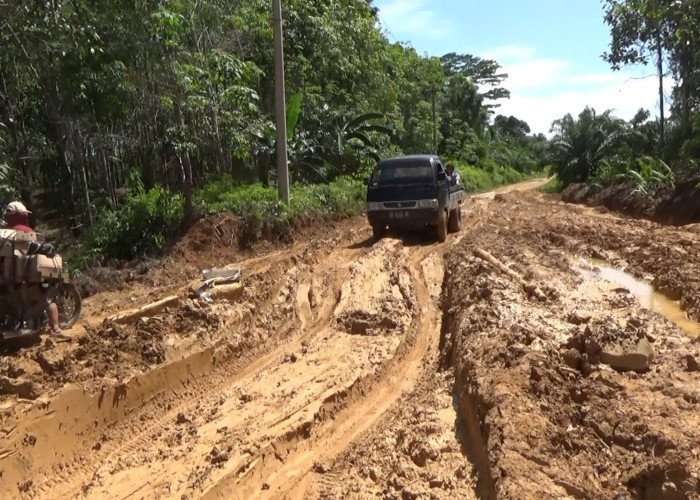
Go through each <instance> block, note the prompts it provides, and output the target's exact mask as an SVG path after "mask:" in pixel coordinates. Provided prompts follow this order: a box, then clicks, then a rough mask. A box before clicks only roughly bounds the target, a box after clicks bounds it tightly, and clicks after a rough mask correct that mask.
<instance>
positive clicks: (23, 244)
mask: <svg viewBox="0 0 700 500" xmlns="http://www.w3.org/2000/svg"><path fill="white" fill-rule="evenodd" d="M38 240H39V238H38V237H37V234H36V233H33V232H32V233H29V232H25V231H15V230H14V229H0V271H2V274H1V278H0V279H1V280H2V281H4V282H13V281H14V282H15V283H20V282H23V281H28V282H31V283H39V282H41V281H43V280H45V279H59V278H62V277H63V273H62V268H63V260H62V259H61V256H60V255H55V256H53V257H48V256H46V255H27V250H28V248H29V244H30V243H32V242H36V241H38Z"/></svg>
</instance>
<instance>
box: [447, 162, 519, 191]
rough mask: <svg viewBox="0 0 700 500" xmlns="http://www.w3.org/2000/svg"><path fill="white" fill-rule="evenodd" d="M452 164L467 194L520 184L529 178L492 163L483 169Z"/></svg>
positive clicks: (459, 163)
mask: <svg viewBox="0 0 700 500" xmlns="http://www.w3.org/2000/svg"><path fill="white" fill-rule="evenodd" d="M452 164H453V165H454V166H455V170H456V171H457V172H459V175H460V178H461V181H462V187H463V188H464V189H465V191H467V192H469V193H479V192H483V191H488V190H490V189H494V188H496V187H499V186H503V185H506V184H513V183H515V182H520V181H523V180H525V179H527V178H529V177H530V175H526V174H523V173H522V172H518V171H516V170H514V169H512V168H510V167H507V166H502V165H497V164H495V163H493V162H490V163H489V164H488V165H487V166H486V167H485V168H479V167H476V166H473V165H468V164H465V163H462V162H460V161H454V162H452Z"/></svg>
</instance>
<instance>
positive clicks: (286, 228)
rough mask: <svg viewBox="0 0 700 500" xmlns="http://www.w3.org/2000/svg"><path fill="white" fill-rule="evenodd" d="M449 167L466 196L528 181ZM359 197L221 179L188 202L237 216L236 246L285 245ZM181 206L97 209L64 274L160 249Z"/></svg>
mask: <svg viewBox="0 0 700 500" xmlns="http://www.w3.org/2000/svg"><path fill="white" fill-rule="evenodd" d="M455 168H456V170H457V171H458V172H459V173H460V175H461V177H462V181H463V185H464V187H465V190H466V191H467V192H479V191H486V190H489V189H492V188H495V187H498V186H501V185H504V184H510V183H514V182H519V181H522V180H525V179H528V178H530V177H533V175H526V174H523V173H521V172H518V171H516V170H514V169H512V168H508V167H496V166H494V167H493V168H491V169H490V170H481V169H479V168H477V167H474V166H470V165H465V164H459V163H455ZM366 192H367V186H366V184H365V183H364V181H362V180H358V179H356V178H353V177H349V176H343V177H338V178H336V179H335V180H334V181H333V182H331V183H329V184H304V185H294V186H292V188H291V192H290V204H289V206H286V205H285V204H284V203H282V201H281V200H280V199H279V197H278V195H277V190H276V189H275V188H269V187H264V186H262V185H260V184H253V185H249V184H237V183H236V182H235V181H234V180H233V179H232V178H231V177H226V176H224V177H221V178H219V179H215V180H213V181H210V182H208V183H207V184H206V185H205V186H204V187H203V188H201V189H200V190H198V191H197V192H196V193H195V195H194V204H195V207H196V209H197V210H198V211H199V212H200V213H201V214H202V215H205V216H206V215H210V214H215V213H221V212H230V213H233V214H235V215H237V216H238V217H240V219H241V223H242V226H241V233H240V234H239V242H240V243H241V244H242V245H244V246H248V245H250V244H251V243H253V242H255V241H257V240H258V239H260V238H263V237H265V238H268V239H276V240H289V239H291V237H292V233H293V231H294V229H295V228H298V227H300V226H304V225H308V224H311V223H313V222H315V221H327V220H332V219H338V218H345V217H352V216H354V215H357V214H360V213H362V212H363V211H364V207H365V199H366ZM183 208H184V202H183V199H182V196H180V195H179V194H173V193H171V192H169V191H167V190H166V189H164V188H162V187H155V188H153V189H150V190H148V191H146V190H144V189H143V188H142V187H141V186H137V187H136V188H134V189H133V190H132V192H131V193H130V194H129V195H127V197H126V199H125V200H124V202H123V204H122V205H121V207H120V208H119V209H118V210H112V209H104V210H103V211H101V213H100V214H99V217H98V218H97V223H96V224H95V226H93V227H92V228H91V229H90V230H89V231H88V232H87V234H86V236H85V239H84V243H83V244H82V245H81V247H80V248H79V249H77V251H76V252H74V254H73V256H71V257H70V258H69V260H68V262H67V264H66V268H67V269H68V270H69V271H72V272H75V271H79V270H81V269H83V268H84V267H86V266H87V265H89V264H94V263H98V262H103V261H108V260H110V259H130V258H133V257H135V256H137V255H141V254H145V253H150V252H158V251H162V250H163V248H164V247H165V245H166V244H167V243H168V242H169V241H172V239H173V238H174V237H175V236H176V234H177V233H178V231H179V230H180V229H181V224H182V220H183V215H184V211H183Z"/></svg>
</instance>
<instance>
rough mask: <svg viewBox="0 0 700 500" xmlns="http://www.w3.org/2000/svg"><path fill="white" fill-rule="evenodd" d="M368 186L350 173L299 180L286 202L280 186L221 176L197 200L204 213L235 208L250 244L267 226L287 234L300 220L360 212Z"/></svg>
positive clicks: (350, 214)
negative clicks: (318, 180) (322, 181)
mask: <svg viewBox="0 0 700 500" xmlns="http://www.w3.org/2000/svg"><path fill="white" fill-rule="evenodd" d="M366 189H367V188H366V185H365V184H364V183H363V182H362V181H360V180H358V179H356V178H352V177H347V176H341V177H338V178H336V179H335V180H334V181H333V182H331V183H330V184H295V185H293V186H292V187H291V189H290V204H289V206H286V205H284V203H282V202H281V200H280V199H279V196H278V194H277V190H276V189H273V188H269V187H263V186H262V185H260V184H254V185H235V184H234V183H233V182H232V181H230V180H228V179H225V178H221V179H218V180H215V181H212V182H210V183H208V184H207V185H206V186H205V187H204V188H202V189H201V190H199V191H198V192H197V193H196V194H195V200H196V201H195V203H196V205H197V206H198V208H199V209H200V210H201V211H202V212H204V213H219V212H231V213H233V214H236V215H238V216H239V217H241V219H242V220H243V222H244V231H243V238H242V241H243V242H244V243H245V244H248V243H251V242H253V241H255V240H257V239H258V238H260V237H261V236H262V234H263V233H264V232H265V231H266V230H270V231H272V232H273V233H277V234H278V235H281V236H283V237H285V236H289V234H290V231H291V229H292V228H293V227H294V226H296V225H298V224H306V223H309V222H311V221H316V220H328V219H330V218H337V217H350V216H353V215H357V214H358V213H360V212H361V211H362V210H363V209H364V204H365V197H366V193H367V191H366Z"/></svg>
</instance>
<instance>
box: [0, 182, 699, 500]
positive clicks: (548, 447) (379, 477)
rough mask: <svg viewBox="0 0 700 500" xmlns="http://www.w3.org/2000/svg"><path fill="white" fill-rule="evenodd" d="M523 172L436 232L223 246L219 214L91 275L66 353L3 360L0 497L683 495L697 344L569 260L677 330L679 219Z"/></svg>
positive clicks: (45, 343)
mask: <svg viewBox="0 0 700 500" xmlns="http://www.w3.org/2000/svg"><path fill="white" fill-rule="evenodd" d="M539 183H541V182H539ZM537 184H538V183H527V184H523V185H520V186H516V187H515V188H513V187H511V188H508V189H505V190H501V191H499V192H498V193H495V192H494V193H487V194H484V195H479V196H478V197H473V198H470V199H468V200H467V201H466V202H465V204H464V206H463V217H464V222H465V224H464V228H463V230H462V231H461V232H460V233H456V234H453V235H450V236H449V238H448V241H447V242H446V243H444V244H436V243H434V242H432V241H430V240H429V239H423V238H422V237H421V236H420V235H408V236H405V237H399V236H392V237H387V238H385V239H383V240H381V241H379V242H374V241H373V240H372V239H371V232H370V230H369V228H368V226H367V224H366V221H365V220H363V219H362V218H356V219H352V220H348V221H344V222H340V223H337V224H334V225H333V226H332V227H326V226H324V227H323V228H317V229H316V230H314V229H313V228H311V227H310V228H307V229H304V230H303V231H304V232H303V233H298V234H300V235H302V234H303V237H300V238H297V239H296V241H292V242H286V243H281V244H280V243H279V242H273V241H263V242H258V243H257V244H255V245H253V246H252V247H251V248H245V249H242V248H241V247H242V245H241V241H240V240H239V239H237V238H239V236H240V233H237V231H239V230H240V221H237V220H236V219H234V218H230V217H227V216H219V217H217V218H214V219H212V220H209V221H205V222H203V223H201V224H200V225H198V226H195V227H194V228H192V229H191V230H190V232H189V233H188V234H186V235H184V236H183V238H182V239H181V240H180V241H179V242H178V243H177V244H176V246H175V247H173V248H172V249H171V251H170V253H169V254H168V255H167V256H166V257H164V258H162V259H160V260H157V261H155V260H154V261H148V262H147V263H142V264H139V265H136V266H131V267H127V268H124V269H119V270H114V271H110V270H104V271H100V272H102V273H104V275H102V276H101V278H100V279H101V280H105V279H110V285H109V286H107V287H104V286H103V287H102V288H99V287H98V288H96V289H95V290H94V292H95V293H94V295H93V296H91V297H89V298H87V299H86V301H85V309H84V310H85V315H84V317H83V319H82V320H81V322H80V324H79V325H78V326H76V327H75V328H74V329H73V332H72V333H74V335H75V336H76V340H75V341H74V342H69V343H57V342H53V341H50V340H48V339H46V338H42V340H41V341H40V342H39V343H37V344H35V345H26V346H16V347H15V348H14V349H9V350H6V352H5V353H4V354H3V357H2V359H0V421H1V422H2V423H1V425H0V431H1V432H0V457H2V461H1V462H0V469H1V471H2V472H1V474H0V485H2V487H3V488H4V491H5V492H7V497H8V498H257V497H262V498H368V497H377V496H379V497H383V498H402V499H403V498H555V497H556V498H564V497H574V498H612V497H615V496H616V495H627V497H629V498H696V497H700V485H699V483H698V473H700V456H699V451H698V446H697V443H698V442H700V439H699V438H698V431H697V429H698V423H699V422H698V417H697V415H698V413H697V410H698V404H700V392H699V391H698V389H697V387H698V378H699V377H700V371H699V370H700V368H698V367H699V366H700V365H699V362H700V344H698V343H697V342H696V341H694V340H693V339H692V338H691V337H689V336H688V335H685V334H684V332H683V331H682V330H680V329H679V328H678V325H677V324H676V323H674V322H673V321H671V320H669V319H668V318H666V317H664V316H661V315H659V314H657V313H655V312H654V311H652V310H650V309H649V308H648V307H644V304H642V303H640V302H639V301H638V299H637V298H636V297H635V295H634V294H633V293H631V292H630V290H628V289H625V288H624V286H622V285H621V284H619V283H615V282H614V281H611V280H606V279H602V277H601V276H600V274H599V273H596V272H594V270H593V267H591V269H590V270H589V271H590V272H588V273H583V274H582V273H581V272H580V270H577V269H576V266H580V265H581V262H582V259H583V258H589V259H590V258H595V259H602V260H604V261H605V262H607V263H610V265H611V266H614V267H615V268H616V269H624V270H625V271H626V272H627V273H630V275H633V276H635V277H636V278H637V279H639V280H645V281H646V282H648V283H651V284H652V286H655V287H656V288H657V289H658V291H659V292H660V293H664V294H666V295H667V296H668V300H669V301H672V300H676V301H678V306H679V307H680V308H682V309H686V310H687V314H688V316H689V318H690V319H689V321H691V322H692V320H693V319H698V316H699V315H700V309H697V307H698V306H697V304H698V302H699V300H698V299H700V297H698V295H699V291H700V274H699V271H700V270H698V268H697V262H700V261H699V260H698V259H697V257H698V254H697V253H698V251H699V250H697V248H699V247H698V244H697V243H698V239H699V238H700V232H697V231H694V230H693V228H692V227H691V228H680V229H679V228H672V227H666V226H660V225H657V224H654V223H651V222H646V221H639V220H628V219H620V218H618V217H616V216H613V215H611V214H607V213H605V214H604V213H600V212H598V211H596V210H594V209H590V208H587V207H580V206H576V205H570V204H565V203H563V202H560V201H558V200H557V199H556V198H554V197H548V196H545V195H542V194H539V193H536V192H533V191H531V190H530V189H531V188H533V187H536V185H537ZM212 228H214V230H212ZM237 228H238V229H237ZM237 235H238V236H237ZM227 264H234V265H235V266H236V267H239V268H240V269H241V270H242V271H243V274H242V279H241V284H240V286H238V287H237V288H236V289H235V290H234V292H235V293H226V294H217V293H214V292H212V294H211V296H212V297H213V300H212V301H211V302H207V301H203V300H201V299H199V298H197V297H196V296H194V295H193V294H192V293H191V290H192V289H193V287H194V288H196V284H197V283H201V279H200V273H201V270H202V269H206V268H211V267H221V266H224V265H227ZM110 273H114V276H115V277H114V278H110V276H112V275H111V274H110ZM165 297H172V299H168V301H167V303H166V304H165V305H163V306H160V307H158V308H150V309H149V308H145V309H142V311H145V312H143V313H140V314H138V315H133V314H132V315H129V316H128V317H127V318H126V319H124V316H119V318H121V319H118V320H117V319H115V317H117V316H116V315H117V314H118V313H123V312H125V311H132V310H134V309H135V308H139V307H141V306H144V305H146V304H148V303H151V302H154V301H158V300H160V299H163V298H165ZM619 498H623V497H619Z"/></svg>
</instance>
